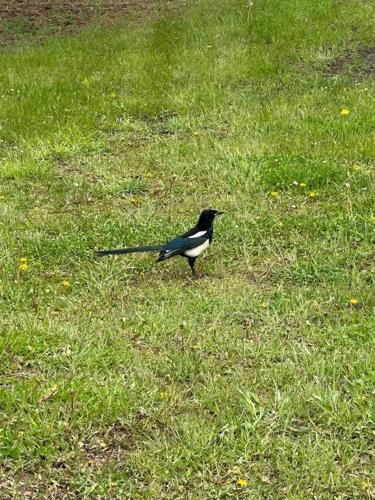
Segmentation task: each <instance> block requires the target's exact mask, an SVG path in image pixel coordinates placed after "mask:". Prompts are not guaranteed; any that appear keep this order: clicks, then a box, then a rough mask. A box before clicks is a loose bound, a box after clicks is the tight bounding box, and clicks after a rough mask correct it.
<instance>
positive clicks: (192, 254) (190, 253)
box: [184, 239, 210, 257]
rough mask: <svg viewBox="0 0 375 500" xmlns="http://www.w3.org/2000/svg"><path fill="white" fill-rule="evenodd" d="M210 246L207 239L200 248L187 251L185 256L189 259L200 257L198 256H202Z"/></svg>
mask: <svg viewBox="0 0 375 500" xmlns="http://www.w3.org/2000/svg"><path fill="white" fill-rule="evenodd" d="M209 245H210V240H209V239H207V240H206V241H205V242H204V243H202V244H201V245H199V246H198V247H195V248H192V249H191V250H186V251H185V252H184V254H185V255H187V256H188V257H198V255H200V254H201V253H202V252H203V250H206V248H207V247H208V246H209Z"/></svg>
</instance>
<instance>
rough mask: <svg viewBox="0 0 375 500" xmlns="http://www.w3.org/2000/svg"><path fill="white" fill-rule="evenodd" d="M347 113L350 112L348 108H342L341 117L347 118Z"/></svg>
mask: <svg viewBox="0 0 375 500" xmlns="http://www.w3.org/2000/svg"><path fill="white" fill-rule="evenodd" d="M349 113H350V111H349V110H348V108H342V110H341V111H340V115H341V116H348V114H349Z"/></svg>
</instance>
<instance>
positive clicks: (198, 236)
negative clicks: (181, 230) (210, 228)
mask: <svg viewBox="0 0 375 500" xmlns="http://www.w3.org/2000/svg"><path fill="white" fill-rule="evenodd" d="M206 233H207V231H198V232H197V233H194V234H192V235H191V236H188V238H200V237H201V236H203V235H205V234H206Z"/></svg>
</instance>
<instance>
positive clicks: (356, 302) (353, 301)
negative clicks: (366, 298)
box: [350, 298, 359, 306]
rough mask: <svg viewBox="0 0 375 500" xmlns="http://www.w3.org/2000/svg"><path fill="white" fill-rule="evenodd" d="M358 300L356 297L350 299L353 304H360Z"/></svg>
mask: <svg viewBox="0 0 375 500" xmlns="http://www.w3.org/2000/svg"><path fill="white" fill-rule="evenodd" d="M358 302H359V301H358V299H355V298H353V299H350V303H351V305H352V306H356V305H357V304H358Z"/></svg>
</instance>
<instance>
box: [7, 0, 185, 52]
mask: <svg viewBox="0 0 375 500" xmlns="http://www.w3.org/2000/svg"><path fill="white" fill-rule="evenodd" d="M178 4H179V1H178V0H159V1H157V0H127V1H121V0H106V1H105V0H46V1H43V2H41V1H40V0H0V45H7V44H9V43H12V42H15V41H27V40H34V41H43V40H44V39H46V38H49V37H51V36H56V35H71V34H74V33H76V32H78V31H79V30H80V29H82V28H83V27H84V26H86V25H87V24H88V23H90V22H96V23H98V24H100V25H109V24H112V23H116V22H118V21H121V20H122V19H124V18H126V17H129V16H132V17H136V18H137V17H138V18H142V17H144V16H146V15H148V14H150V13H151V12H159V11H165V10H167V11H173V10H174V9H175V8H176V7H177V5H178Z"/></svg>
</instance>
